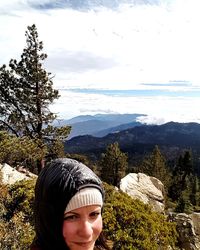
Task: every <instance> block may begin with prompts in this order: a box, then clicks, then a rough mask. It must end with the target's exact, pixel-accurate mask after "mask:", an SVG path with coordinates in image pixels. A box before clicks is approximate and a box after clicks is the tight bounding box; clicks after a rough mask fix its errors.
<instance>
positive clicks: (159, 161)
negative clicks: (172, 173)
mask: <svg viewBox="0 0 200 250" xmlns="http://www.w3.org/2000/svg"><path fill="white" fill-rule="evenodd" d="M141 170H142V172H144V173H145V174H148V175H150V176H154V177H156V178H158V179H159V180H160V181H162V182H163V184H164V185H165V186H168V184H169V178H170V177H169V173H168V171H167V166H166V160H165V158H164V156H163V155H162V154H161V152H160V149H159V147H158V146H157V145H156V146H155V148H154V149H153V152H152V153H151V154H150V155H149V156H148V157H146V158H145V159H144V161H143V162H142V167H141Z"/></svg>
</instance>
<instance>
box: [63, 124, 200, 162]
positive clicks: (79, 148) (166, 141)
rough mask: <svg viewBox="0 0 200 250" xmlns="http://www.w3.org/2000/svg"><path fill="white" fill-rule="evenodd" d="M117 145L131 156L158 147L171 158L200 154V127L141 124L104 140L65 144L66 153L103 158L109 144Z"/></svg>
mask: <svg viewBox="0 0 200 250" xmlns="http://www.w3.org/2000/svg"><path fill="white" fill-rule="evenodd" d="M114 142H118V143H119V145H120V148H121V149H122V150H123V151H124V152H128V154H129V156H132V157H135V156H136V155H138V154H146V153H148V152H151V150H152V149H153V147H154V146H155V145H159V147H160V148H161V149H162V150H163V151H164V152H165V153H166V154H169V156H170V154H173V153H174V152H175V151H181V150H183V149H192V150H193V151H194V152H195V153H199V154H200V124H198V123H177V122H168V123H165V124H163V125H140V126H136V127H133V128H130V129H126V130H123V131H120V132H118V133H112V134H108V135H106V136H104V137H102V138H97V137H94V136H78V137H74V138H72V139H71V140H69V141H66V142H65V150H66V152H69V153H82V154H89V155H90V154H93V155H95V154H97V155H100V154H101V153H102V152H105V148H106V147H107V145H108V144H110V143H114Z"/></svg>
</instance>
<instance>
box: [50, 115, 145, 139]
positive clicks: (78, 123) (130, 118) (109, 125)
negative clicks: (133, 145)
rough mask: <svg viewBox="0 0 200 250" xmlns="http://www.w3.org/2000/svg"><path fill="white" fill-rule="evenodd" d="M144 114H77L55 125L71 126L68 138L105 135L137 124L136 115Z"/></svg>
mask: <svg viewBox="0 0 200 250" xmlns="http://www.w3.org/2000/svg"><path fill="white" fill-rule="evenodd" d="M140 116H145V115H144V114H96V115H94V116H92V115H84V116H77V117H74V118H72V119H69V120H60V121H59V122H57V124H56V123H55V124H54V125H55V126H63V125H70V126H71V127H72V130H71V133H70V135H69V137H68V139H71V138H73V137H75V136H79V135H94V136H99V137H101V136H105V135H107V134H108V133H111V132H116V131H121V130H123V129H126V128H130V127H134V126H136V125H139V124H140V123H139V122H137V119H138V117H140Z"/></svg>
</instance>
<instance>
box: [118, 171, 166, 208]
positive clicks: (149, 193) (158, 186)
mask: <svg viewBox="0 0 200 250" xmlns="http://www.w3.org/2000/svg"><path fill="white" fill-rule="evenodd" d="M120 189H121V190H122V191H123V192H125V193H127V194H128V195H130V196H131V197H132V198H137V199H139V200H141V201H142V202H144V203H145V204H149V205H151V206H152V208H153V209H154V210H155V211H157V212H161V213H164V208H165V205H164V185H163V184H162V182H161V181H160V180H158V179H157V178H155V177H152V176H148V175H146V174H143V173H137V174H136V173H130V174H128V175H126V176H125V177H124V178H122V179H121V182H120Z"/></svg>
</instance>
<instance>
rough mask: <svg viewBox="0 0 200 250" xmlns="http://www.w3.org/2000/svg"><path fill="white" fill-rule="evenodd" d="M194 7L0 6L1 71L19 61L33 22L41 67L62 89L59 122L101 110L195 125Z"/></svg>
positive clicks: (126, 0)
mask: <svg viewBox="0 0 200 250" xmlns="http://www.w3.org/2000/svg"><path fill="white" fill-rule="evenodd" d="M199 8H200V2H199V1H196V0H181V1H180V0H160V1H159V0H157V1H156V0H155V1H153V0H151V1H150V0H149V1H147V0H135V1H134V0H98V1H97V0H96V1H95V0H94V1H93V0H85V1H81V0H76V1H74V0H71V1H67V0H65V1H64V0H60V1H59V0H57V1H50V0H12V1H7V0H2V1H0V12H1V15H0V48H1V58H0V64H4V63H5V64H8V62H9V60H10V59H11V58H16V59H19V58H20V55H21V53H22V51H23V48H24V46H25V36H24V34H25V30H26V28H27V26H28V25H32V24H33V23H35V24H36V26H37V28H38V33H39V39H40V40H41V41H43V42H44V52H46V53H47V54H48V58H47V60H46V62H45V68H46V69H47V70H48V71H50V72H52V74H53V75H55V77H54V79H53V81H54V86H55V87H56V88H59V89H61V93H62V97H61V99H60V100H59V102H58V103H57V102H56V103H55V108H56V109H57V111H59V113H60V115H62V116H68V115H69V114H70V115H72V116H74V115H76V114H80V113H81V112H83V113H84V112H86V110H87V111H88V112H89V111H90V112H94V110H102V111H103V110H104V111H105V112H106V110H107V111H111V112H127V111H128V112H130V113H132V112H137V113H138V112H140V113H146V114H149V116H151V117H156V118H159V116H160V117H161V120H162V117H163V116H164V117H165V120H169V119H175V120H177V119H180V120H184V117H185V119H186V120H188V119H191V120H198V110H197V108H196V107H199V101H198V97H199V95H200V93H199V88H200V74H199V64H200V46H199V44H200V30H199V22H200V16H199ZM64 89H91V90H95V91H96V92H93V93H90V94H88V93H86V92H84V91H83V92H82V93H81V92H80V91H79V92H75V91H73V92H72V91H71V92H70V91H69V90H68V91H64ZM99 90H110V91H112V90H115V91H119V90H122V91H123V90H124V91H125V92H126V91H127V93H128V92H129V96H127V95H122V94H121V95H119V94H116V93H114V94H113V93H112V94H110V95H105V94H103V93H102V92H100V91H99ZM158 90H162V91H158ZM131 91H133V92H134V91H135V93H136V92H137V93H139V91H140V96H138V95H135V96H133V92H132V93H131ZM125 92H124V93H125ZM148 92H149V93H150V92H151V93H153V95H154V96H153V97H152V95H148ZM166 93H167V94H166ZM68 103H70V104H72V105H68ZM69 106H70V108H68V107H69ZM71 107H73V108H71ZM174 107H176V110H175V108H174ZM68 112H69V113H68ZM152 119H154V118H152Z"/></svg>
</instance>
